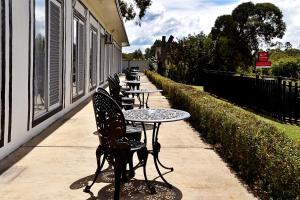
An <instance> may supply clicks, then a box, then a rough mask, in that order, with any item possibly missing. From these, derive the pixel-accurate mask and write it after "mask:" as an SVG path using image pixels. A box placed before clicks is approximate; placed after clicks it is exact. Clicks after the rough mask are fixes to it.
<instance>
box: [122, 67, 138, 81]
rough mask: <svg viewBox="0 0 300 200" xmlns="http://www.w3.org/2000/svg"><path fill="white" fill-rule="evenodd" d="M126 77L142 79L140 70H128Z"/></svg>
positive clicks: (129, 79) (130, 79)
mask: <svg viewBox="0 0 300 200" xmlns="http://www.w3.org/2000/svg"><path fill="white" fill-rule="evenodd" d="M125 78H126V80H128V81H132V80H138V81H139V80H140V76H139V72H138V71H131V70H126V71H125Z"/></svg>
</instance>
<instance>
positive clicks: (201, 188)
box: [0, 77, 255, 200]
mask: <svg viewBox="0 0 300 200" xmlns="http://www.w3.org/2000/svg"><path fill="white" fill-rule="evenodd" d="M142 80H146V77H142ZM141 87H142V88H153V89H154V88H155V86H154V85H152V84H151V83H144V84H142V86H141ZM149 105H150V107H164V108H168V107H170V105H169V103H168V101H167V99H166V98H165V97H163V96H161V94H159V93H156V94H152V95H151V96H150V99H149ZM77 111H78V112H77ZM77 111H73V112H72V113H70V114H68V115H67V116H66V117H65V118H64V119H62V120H60V121H58V122H57V123H56V124H54V125H52V126H51V127H50V128H49V129H48V130H46V131H44V132H43V133H42V134H41V135H40V136H38V137H36V138H34V139H33V140H32V141H30V142H28V143H27V144H26V145H24V146H23V147H21V148H20V149H19V150H17V151H16V152H15V153H14V154H12V155H11V156H9V157H8V158H6V159H5V160H2V161H1V162H0V172H2V171H3V170H4V169H7V168H8V169H7V170H5V171H4V172H3V173H2V174H1V175H0V199H1V200H23V199H25V200H48V199H49V200H52V199H54V200H69V199H70V200H77V199H78V200H82V199H105V200H106V199H109V198H108V197H107V196H106V195H110V194H111V192H109V191H110V189H112V188H113V184H112V183H111V181H112V177H113V176H112V174H111V170H106V171H105V173H104V174H103V176H102V177H100V179H99V180H98V183H96V184H95V185H94V187H93V188H92V193H91V194H87V193H84V192H83V191H82V189H83V187H84V185H85V184H86V183H87V181H90V180H91V179H92V176H91V175H92V174H93V173H94V171H95V169H96V162H95V149H96V147H97V145H98V138H97V136H96V135H94V134H92V133H93V132H94V131H95V121H94V113H93V109H92V103H91V102H89V103H88V104H87V105H86V106H83V107H82V108H81V109H77ZM148 132H149V133H148V134H151V131H148ZM159 141H160V143H161V144H162V149H161V154H160V155H161V160H162V161H163V163H164V164H166V165H170V166H173V167H174V169H175V170H174V172H171V173H167V174H166V175H165V178H166V179H167V180H168V181H169V182H170V183H172V184H173V185H174V186H175V188H174V189H172V190H169V189H167V188H166V187H165V185H164V184H162V183H161V180H160V179H159V178H157V173H156V172H155V168H154V164H153V159H152V156H149V161H148V165H147V171H148V178H150V180H153V179H155V180H154V181H153V184H154V185H155V186H156V188H157V191H159V193H158V194H159V195H155V196H149V195H148V194H147V193H145V190H144V184H143V182H142V181H140V180H142V179H143V176H142V169H138V170H137V175H136V179H135V180H133V181H131V182H129V183H127V184H125V186H124V190H125V189H126V188H127V189H128V188H130V189H129V190H128V191H129V192H128V191H124V192H123V194H122V199H129V197H130V199H174V200H179V199H186V200H201V199H204V200H210V199H212V200H214V199H216V200H218V199H221V200H226V199H236V200H244V199H255V198H254V197H253V195H252V194H250V193H249V192H248V191H247V189H246V187H245V186H243V184H242V183H241V182H240V181H239V180H238V179H237V178H236V176H235V175H234V174H233V173H232V172H231V171H230V169H229V168H228V167H227V165H226V163H224V162H223V161H222V159H221V158H220V157H219V156H218V155H217V154H216V153H215V152H214V151H213V150H212V149H211V147H210V146H209V145H208V144H206V143H204V142H203V141H202V139H201V137H199V133H198V132H196V131H195V130H194V129H193V128H192V127H191V126H190V125H189V124H188V123H187V122H184V121H179V122H172V123H163V124H162V126H161V129H160V132H159ZM105 168H106V167H105ZM149 197H152V198H149Z"/></svg>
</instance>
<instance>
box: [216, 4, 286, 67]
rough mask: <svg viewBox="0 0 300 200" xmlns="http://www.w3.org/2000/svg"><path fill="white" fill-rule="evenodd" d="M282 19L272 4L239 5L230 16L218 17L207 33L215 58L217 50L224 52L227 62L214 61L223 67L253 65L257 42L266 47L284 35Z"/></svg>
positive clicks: (279, 12) (284, 27)
mask: <svg viewBox="0 0 300 200" xmlns="http://www.w3.org/2000/svg"><path fill="white" fill-rule="evenodd" d="M282 17H283V15H282V12H281V11H280V9H279V8H278V7H276V6H275V5H274V4H272V3H257V4H253V3H252V2H247V3H242V4H240V5H239V6H237V7H236V8H235V9H234V10H233V12H232V14H231V15H223V16H220V17H219V18H217V20H216V22H215V26H214V27H213V28H212V31H211V34H212V38H213V40H214V42H215V47H216V49H215V54H216V56H218V51H219V50H218V49H217V48H223V49H224V50H226V49H227V50H228V51H229V52H223V54H224V56H225V58H226V60H228V61H230V62H229V63H226V62H225V61H224V60H223V61H222V59H221V60H220V59H219V60H218V58H217V57H216V60H217V61H221V62H223V64H224V65H227V67H230V66H228V65H231V64H235V65H244V66H246V67H247V66H251V65H253V63H254V60H255V55H256V53H257V52H258V50H259V48H258V47H259V44H260V43H261V42H263V43H265V44H270V43H271V40H272V39H273V38H282V36H283V35H284V32H285V30H286V26H285V23H284V22H283V20H282ZM219 53H220V52H219ZM234 55H235V56H234ZM232 59H234V60H232ZM224 62H225V63H224ZM216 64H219V63H216ZM231 68H234V67H233V66H231Z"/></svg>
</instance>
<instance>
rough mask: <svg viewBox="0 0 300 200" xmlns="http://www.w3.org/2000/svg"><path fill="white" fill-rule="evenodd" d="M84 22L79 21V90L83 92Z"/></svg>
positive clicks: (80, 92)
mask: <svg viewBox="0 0 300 200" xmlns="http://www.w3.org/2000/svg"><path fill="white" fill-rule="evenodd" d="M84 50H85V42H84V24H82V23H80V22H79V23H78V92H79V94H82V93H83V91H84V68H85V67H84V58H85V55H84V52H85V51H84Z"/></svg>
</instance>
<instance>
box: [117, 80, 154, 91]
mask: <svg viewBox="0 0 300 200" xmlns="http://www.w3.org/2000/svg"><path fill="white" fill-rule="evenodd" d="M123 82H124V83H126V84H127V85H128V86H129V88H130V89H131V90H134V89H135V88H136V89H137V90H139V89H140V85H141V83H148V81H138V80H132V81H129V80H128V81H123Z"/></svg>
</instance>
